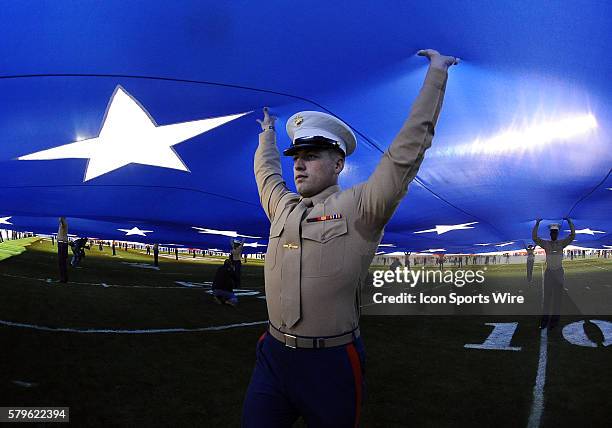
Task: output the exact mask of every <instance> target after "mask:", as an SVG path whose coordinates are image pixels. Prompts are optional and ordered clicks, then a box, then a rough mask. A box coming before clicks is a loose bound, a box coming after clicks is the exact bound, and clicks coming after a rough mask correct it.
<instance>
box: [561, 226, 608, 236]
mask: <svg viewBox="0 0 612 428" xmlns="http://www.w3.org/2000/svg"><path fill="white" fill-rule="evenodd" d="M566 232H571V230H566ZM579 233H581V234H584V235H591V236H592V235H595V234H596V233H606V232H604V231H603V230H591V229H589V228H588V227H587V228H586V229H579V230H577V231H576V234H579Z"/></svg>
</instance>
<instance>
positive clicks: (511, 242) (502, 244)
mask: <svg viewBox="0 0 612 428" xmlns="http://www.w3.org/2000/svg"><path fill="white" fill-rule="evenodd" d="M512 244H514V241H510V242H502V243H501V244H496V245H495V246H496V247H506V246H508V245H512Z"/></svg>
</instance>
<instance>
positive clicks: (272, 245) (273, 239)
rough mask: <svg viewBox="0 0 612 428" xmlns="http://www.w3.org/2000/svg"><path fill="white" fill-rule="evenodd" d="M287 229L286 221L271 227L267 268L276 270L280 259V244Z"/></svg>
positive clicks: (275, 223) (278, 222) (273, 224)
mask: <svg viewBox="0 0 612 428" xmlns="http://www.w3.org/2000/svg"><path fill="white" fill-rule="evenodd" d="M284 228H285V219H282V221H280V219H279V221H276V222H274V223H272V225H271V226H270V237H269V238H268V249H267V251H266V266H269V267H270V269H274V268H275V266H276V260H277V259H278V254H277V253H278V244H279V242H280V240H281V236H282V234H283V230H284Z"/></svg>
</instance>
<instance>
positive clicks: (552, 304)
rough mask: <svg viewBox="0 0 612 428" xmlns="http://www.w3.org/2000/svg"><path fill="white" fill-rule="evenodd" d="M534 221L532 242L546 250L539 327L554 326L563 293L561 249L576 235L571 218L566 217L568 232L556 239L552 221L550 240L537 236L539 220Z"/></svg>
mask: <svg viewBox="0 0 612 428" xmlns="http://www.w3.org/2000/svg"><path fill="white" fill-rule="evenodd" d="M541 220H542V219H538V220H537V221H536V224H535V226H533V230H532V232H531V235H532V236H531V238H532V239H533V242H535V243H536V244H537V245H539V246H540V247H542V248H543V249H544V251H545V252H546V271H544V299H543V302H542V320H541V321H540V328H546V327H548V328H555V327H556V326H557V324H558V323H559V318H560V312H561V296H562V294H563V283H564V282H565V272H564V271H563V264H562V260H563V249H564V248H565V247H567V246H568V245H569V244H571V243H572V241H573V240H574V238H575V237H576V229H575V228H574V223H573V222H572V220H571V219H569V218H566V220H567V223H568V224H569V226H570V234H569V236H568V237H567V238H565V239H562V240H560V241H559V240H557V238H558V237H559V225H558V224H556V223H553V224H551V225H549V226H548V228H549V229H550V239H551V240H550V241H548V240H546V239H541V238H539V237H538V228H539V227H540V221H541Z"/></svg>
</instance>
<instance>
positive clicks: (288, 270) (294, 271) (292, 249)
mask: <svg viewBox="0 0 612 428" xmlns="http://www.w3.org/2000/svg"><path fill="white" fill-rule="evenodd" d="M311 206H312V202H311V200H310V199H309V198H302V200H300V202H299V203H298V204H297V205H296V206H295V208H294V209H293V211H291V213H290V214H289V216H288V217H287V221H286V222H285V231H284V238H285V239H284V243H283V250H284V251H283V252H284V255H283V266H282V273H281V280H282V281H283V285H282V289H281V311H282V312H281V315H282V318H283V321H284V322H285V325H286V326H287V327H288V328H291V327H293V326H294V325H295V324H297V322H298V321H299V320H300V317H301V308H300V293H301V289H300V278H301V260H302V242H301V239H300V235H301V224H302V219H303V218H304V215H305V214H306V210H307V209H308V208H309V207H311Z"/></svg>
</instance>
